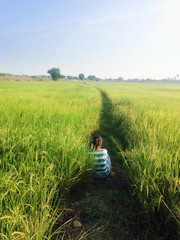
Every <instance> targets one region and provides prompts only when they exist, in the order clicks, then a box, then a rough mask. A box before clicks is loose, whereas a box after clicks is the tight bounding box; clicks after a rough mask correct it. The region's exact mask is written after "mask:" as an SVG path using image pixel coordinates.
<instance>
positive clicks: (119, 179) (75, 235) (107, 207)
mask: <svg viewBox="0 0 180 240" xmlns="http://www.w3.org/2000/svg"><path fill="white" fill-rule="evenodd" d="M99 92H100V94H101V97H102V111H101V117H100V126H99V130H98V131H96V132H94V133H93V136H95V135H100V136H102V138H103V147H104V148H107V150H108V153H109V155H110V157H111V160H112V166H113V170H114V171H116V176H115V177H110V176H109V177H107V178H106V179H93V180H92V182H91V183H88V184H87V185H83V186H82V187H81V188H80V189H79V188H76V189H75V190H74V191H73V192H72V193H71V196H70V199H69V201H70V205H69V206H68V207H70V208H73V209H74V211H75V214H74V215H73V216H72V219H73V221H74V220H75V221H77V222H76V223H77V225H79V227H78V226H77V227H73V224H72V222H71V223H69V225H67V227H66V230H65V236H64V237H65V239H66V237H67V239H72V240H80V239H87V240H88V239H89V240H93V239H94V240H100V239H104V240H127V239H128V240H134V239H144V237H143V235H144V233H143V232H144V230H143V229H142V228H140V227H139V223H138V221H137V215H136V214H137V211H135V209H138V202H137V201H136V200H135V199H133V198H132V195H131V193H130V191H129V190H130V188H129V186H128V183H127V182H126V180H125V178H123V174H122V175H121V173H122V172H123V169H121V166H122V163H121V160H120V159H118V158H117V157H116V149H115V144H114V143H113V137H114V136H115V134H116V129H115V128H114V125H113V124H114V122H113V115H112V102H111V100H110V99H109V98H108V96H107V94H106V93H105V92H103V91H101V90H99ZM58 239H59V238H58ZM63 239H64V238H63Z"/></svg>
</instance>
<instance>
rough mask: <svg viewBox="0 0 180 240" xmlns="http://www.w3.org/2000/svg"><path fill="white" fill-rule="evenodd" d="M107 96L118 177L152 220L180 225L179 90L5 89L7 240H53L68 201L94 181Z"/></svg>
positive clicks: (61, 85)
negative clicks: (94, 152) (92, 145)
mask: <svg viewBox="0 0 180 240" xmlns="http://www.w3.org/2000/svg"><path fill="white" fill-rule="evenodd" d="M100 91H101V92H105V93H107V95H108V97H109V101H111V103H112V117H113V123H114V124H113V126H112V129H115V130H116V135H115V136H113V137H112V140H113V142H114V147H115V148H116V154H117V159H120V162H121V164H120V165H119V167H118V168H117V169H116V171H117V174H123V175H124V177H125V178H126V180H127V181H128V182H129V183H130V185H131V187H132V189H133V191H134V193H135V194H136V196H137V197H138V198H139V200H140V202H141V204H142V205H143V207H144V209H145V211H146V212H147V213H149V214H152V213H159V214H161V215H162V216H163V219H165V221H166V222H168V221H173V222H174V224H176V225H177V227H178V226H179V223H180V171H179V170H180V168H179V159H180V144H179V143H180V86H179V85H152V84H118V83H113V84H110V83H87V84H83V83H82V82H0V239H51V237H52V235H53V225H54V224H55V222H56V220H57V218H60V214H59V212H58V211H57V209H60V208H61V206H62V207H63V202H64V199H65V196H66V195H67V194H68V192H69V190H70V189H71V188H72V186H74V185H75V184H76V183H77V182H83V181H88V179H90V178H91V172H92V168H93V164H92V162H91V161H89V159H88V157H87V152H88V148H89V140H90V138H91V136H92V134H93V132H95V131H96V130H98V128H99V125H100V115H101V111H102V99H101V94H100Z"/></svg>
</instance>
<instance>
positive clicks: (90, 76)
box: [87, 75, 96, 81]
mask: <svg viewBox="0 0 180 240" xmlns="http://www.w3.org/2000/svg"><path fill="white" fill-rule="evenodd" d="M87 79H88V80H94V81H95V80H96V77H95V76H94V75H89V76H88V77H87Z"/></svg>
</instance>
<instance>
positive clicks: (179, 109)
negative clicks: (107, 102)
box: [99, 84, 180, 224]
mask: <svg viewBox="0 0 180 240" xmlns="http://www.w3.org/2000/svg"><path fill="white" fill-rule="evenodd" d="M99 87H100V86H99ZM101 89H103V90H104V91H107V93H108V94H109V96H110V98H111V99H112V103H113V116H114V122H115V124H116V133H117V134H116V138H115V139H114V142H115V144H116V145H117V147H118V149H119V151H118V154H119V156H120V158H123V160H124V166H125V167H126V174H127V179H130V181H131V184H132V186H133V187H134V189H135V191H136V193H137V194H138V196H139V199H140V201H141V202H142V204H143V205H144V207H145V208H146V210H147V211H148V212H149V213H150V212H152V211H153V212H157V211H158V212H161V214H162V215H164V216H165V217H166V220H169V219H174V220H175V221H176V223H178V224H179V223H180V175H179V173H180V166H179V159H180V145H179V141H180V117H179V116H180V94H179V93H180V86H178V85H151V84H111V85H110V84H104V85H103V86H101Z"/></svg>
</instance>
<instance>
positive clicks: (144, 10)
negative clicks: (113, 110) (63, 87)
mask: <svg viewBox="0 0 180 240" xmlns="http://www.w3.org/2000/svg"><path fill="white" fill-rule="evenodd" d="M0 10H1V13H0V72H4V73H13V74H28V75H38V74H47V70H48V69H50V68H52V67H59V68H60V70H61V73H62V74H64V75H73V76H77V75H78V74H79V73H81V72H82V73H84V74H85V76H88V75H95V76H97V77H102V78H106V77H107V78H109V77H112V78H118V77H120V76H122V77H124V78H125V79H126V78H136V77H137V78H148V77H150V78H156V79H161V78H166V77H173V76H175V75H176V74H180V1H179V0H151V1H149V0H126V1H125V0H31V1H30V0H29V1H25V0H0Z"/></svg>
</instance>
